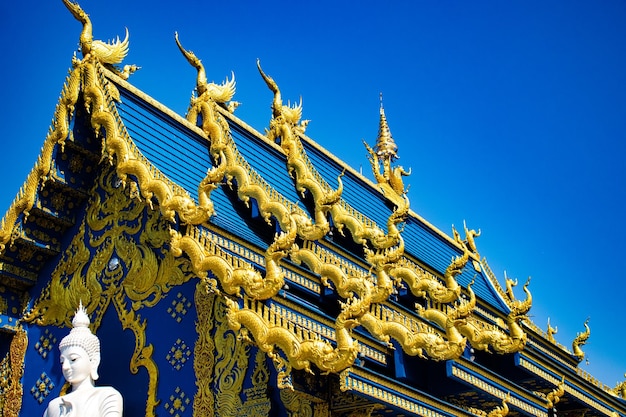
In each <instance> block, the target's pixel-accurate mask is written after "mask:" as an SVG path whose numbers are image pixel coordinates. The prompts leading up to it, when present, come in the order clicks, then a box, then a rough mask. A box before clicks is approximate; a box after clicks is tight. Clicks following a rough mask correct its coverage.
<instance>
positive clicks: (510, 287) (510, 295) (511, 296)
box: [504, 271, 517, 302]
mask: <svg viewBox="0 0 626 417" xmlns="http://www.w3.org/2000/svg"><path fill="white" fill-rule="evenodd" d="M504 282H505V285H506V292H505V294H506V296H507V297H508V300H507V302H510V301H513V300H514V299H515V294H514V293H513V287H516V286H517V279H515V280H512V279H510V278H509V277H508V276H507V275H506V271H504Z"/></svg>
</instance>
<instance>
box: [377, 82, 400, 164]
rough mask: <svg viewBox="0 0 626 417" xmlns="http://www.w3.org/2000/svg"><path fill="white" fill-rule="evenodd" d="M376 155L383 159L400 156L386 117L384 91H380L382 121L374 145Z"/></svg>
mask: <svg viewBox="0 0 626 417" xmlns="http://www.w3.org/2000/svg"><path fill="white" fill-rule="evenodd" d="M374 150H375V151H376V155H378V157H379V158H380V159H381V160H385V159H388V160H390V161H394V160H395V159H397V158H398V154H397V153H396V151H397V150H398V146H396V143H395V142H394V140H393V138H392V137H391V131H390V130H389V125H388V124H387V118H386V117H385V108H384V107H383V93H380V122H379V125H378V139H376V145H375V146H374Z"/></svg>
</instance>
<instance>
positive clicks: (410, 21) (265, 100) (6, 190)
mask: <svg viewBox="0 0 626 417" xmlns="http://www.w3.org/2000/svg"><path fill="white" fill-rule="evenodd" d="M546 3H547V4H546ZM81 5H82V7H83V8H84V9H85V10H86V11H87V12H88V13H89V14H90V15H91V18H92V21H93V23H94V36H95V37H96V38H98V39H103V40H108V39H111V38H114V37H116V36H118V35H119V36H123V34H124V28H125V27H128V29H129V31H130V42H131V43H130V46H131V48H130V54H129V55H128V57H127V59H126V62H125V63H135V64H137V65H140V66H141V67H142V69H141V70H140V71H139V72H137V73H136V74H135V75H133V76H132V77H131V79H130V82H132V83H133V84H134V85H135V86H137V87H139V88H140V89H142V90H143V91H145V92H146V93H148V94H149V95H151V96H152V97H154V98H155V99H157V100H158V101H160V102H162V103H163V104H165V105H166V106H168V107H170V108H171V109H173V110H174V111H176V112H177V113H179V114H184V113H185V110H186V108H187V104H188V100H189V96H190V94H191V91H192V89H193V87H194V83H195V72H194V70H193V69H192V68H191V67H190V66H189V64H188V63H187V62H186V61H185V60H184V59H183V57H182V56H181V55H180V52H179V51H178V50H177V48H176V45H175V43H174V40H173V33H174V31H178V32H179V34H180V39H181V41H182V43H183V45H184V46H185V47H186V48H188V49H191V50H193V51H194V52H196V54H197V55H198V56H199V57H201V58H202V59H203V62H204V64H205V66H206V68H207V74H208V78H209V80H215V81H217V82H221V81H223V80H224V78H225V77H226V76H227V75H230V72H231V71H234V72H235V75H236V78H237V90H238V92H237V94H236V96H235V99H236V100H238V101H240V102H242V105H241V106H240V107H239V109H237V111H236V114H237V115H238V116H239V117H241V118H242V119H243V120H245V121H246V122H247V123H248V124H250V125H252V126H253V127H254V128H256V129H257V130H259V131H263V129H264V127H265V126H267V122H268V120H269V117H270V104H271V99H272V95H271V93H270V92H269V90H268V89H267V87H266V86H265V84H264V83H263V81H262V80H261V78H260V76H259V75H258V73H257V70H256V67H255V60H256V58H260V59H261V62H262V65H263V68H264V70H265V71H266V72H267V73H268V74H270V75H272V76H273V77H274V79H275V80H276V81H277V82H278V84H279V86H280V88H281V91H282V93H283V97H284V98H285V99H291V100H292V101H294V100H298V99H299V97H300V96H302V98H303V103H304V118H306V119H311V120H312V121H311V123H310V124H309V127H308V130H307V134H308V135H309V136H310V137H312V138H313V139H315V140H316V141H318V142H319V143H320V144H321V145H322V146H324V147H326V148H327V149H328V150H330V151H331V152H333V153H334V154H336V155H338V156H339V157H340V158H342V159H344V160H345V161H346V162H347V163H348V164H349V165H351V166H352V167H354V168H355V169H359V167H360V166H363V170H364V172H365V173H366V174H367V175H369V176H370V177H371V175H370V172H369V165H368V162H367V159H366V151H365V149H363V146H362V144H361V141H362V139H365V140H367V141H368V142H370V144H371V143H373V142H374V141H375V139H376V134H377V128H378V94H379V92H381V91H382V92H383V93H384V102H385V109H386V113H387V119H388V121H389V124H390V127H391V132H392V134H393V137H394V139H395V140H396V142H397V144H398V147H399V154H400V156H401V159H400V161H399V163H401V164H402V165H404V166H405V167H411V168H412V169H413V174H412V175H411V176H410V177H408V179H407V180H406V183H410V184H411V189H410V198H411V204H412V208H413V209H414V210H415V211H416V212H417V213H419V214H420V215H422V216H423V217H425V218H426V219H427V220H429V221H430V222H431V223H433V224H434V225H435V226H437V227H438V228H440V229H441V230H443V231H444V232H446V233H450V230H451V225H452V224H455V225H457V226H458V227H461V226H462V223H463V220H466V221H467V223H468V225H469V226H470V227H471V228H476V229H478V228H480V229H482V236H481V237H480V238H478V240H477V245H478V249H479V251H480V253H481V254H482V255H483V256H486V257H487V259H488V260H489V263H490V265H491V267H492V269H493V270H494V272H495V273H496V275H497V276H498V277H499V278H500V279H501V280H502V276H503V271H504V270H506V271H507V273H508V275H509V276H512V277H518V278H519V280H520V281H521V282H523V281H525V279H526V277H527V276H529V275H530V276H532V278H533V279H532V283H531V286H530V289H531V291H532V293H533V296H534V303H533V308H532V310H531V314H532V315H533V319H534V321H535V323H536V324H537V325H538V326H539V327H541V328H542V329H545V328H546V322H547V319H548V317H550V318H551V323H552V325H553V326H554V325H556V326H557V327H558V333H557V334H556V338H557V341H559V342H560V343H561V344H563V345H566V346H568V347H571V341H572V339H573V338H574V337H575V335H576V333H577V332H580V331H582V330H584V327H583V322H584V321H585V319H586V318H587V317H590V327H591V338H590V340H589V342H588V344H587V345H586V346H585V347H584V350H585V352H586V353H587V357H588V359H589V365H586V364H585V363H584V362H583V363H582V364H581V368H582V369H584V370H585V371H587V372H590V373H591V374H592V375H594V376H595V377H596V378H598V379H599V380H600V381H602V382H604V383H606V384H608V385H611V386H614V385H615V383H616V382H617V381H618V380H620V381H621V380H623V379H624V373H625V372H626V357H624V353H623V352H624V347H625V346H626V336H625V335H624V330H625V326H624V322H623V320H624V317H625V314H624V311H625V310H624V300H625V299H626V282H625V280H624V276H625V274H626V272H625V268H624V263H625V261H626V256H625V253H624V252H625V249H626V244H625V243H624V239H625V238H626V222H624V219H623V217H624V203H625V202H626V164H625V163H624V160H623V158H624V156H625V146H626V145H625V143H626V3H625V2H623V1H617V0H613V1H611V0H605V1H600V2H582V1H553V2H540V1H523V2H522V1H506V2H503V1H495V0H494V1H491V2H483V1H473V2H460V1H456V2H441V1H431V2H422V1H406V2H397V1H390V2H387V3H386V4H385V5H383V4H382V3H381V2H374V1H362V2H339V1H333V2H330V1H326V0H323V1H316V2H314V5H313V2H312V4H311V5H304V4H300V2H295V1H290V2H282V1H273V2H252V1H250V2H247V1H238V2H226V1H220V2H206V1H199V0H198V1H184V0H183V1H177V2H154V1H128V0H125V1H121V0H108V1H106V2H104V1H94V0H83V1H82V2H81ZM80 30H81V26H80V24H79V23H78V22H77V21H76V20H75V19H74V18H73V17H72V16H71V14H70V13H69V12H68V11H67V10H66V8H65V7H64V6H63V4H62V2H61V0H54V1H44V2H15V1H14V2H1V3H0V42H1V44H2V51H3V56H4V60H3V61H4V62H3V64H2V66H1V69H0V74H1V75H2V80H3V97H4V100H2V101H1V103H0V114H1V117H2V123H0V134H1V137H2V149H3V152H2V155H1V156H0V157H1V164H0V175H1V177H2V188H1V191H2V192H1V193H0V207H3V208H2V209H1V210H0V211H4V210H5V209H6V208H8V206H9V204H10V202H11V201H12V199H13V197H14V196H15V194H16V193H17V190H18V189H19V187H20V186H21V184H22V183H23V181H24V179H25V178H26V175H27V173H28V171H29V170H30V169H31V167H32V166H33V164H34V162H35V160H36V158H37V156H38V154H39V149H40V147H41V144H42V143H43V139H44V137H45V135H46V132H47V130H48V127H49V126H50V120H51V117H52V115H53V112H54V108H55V105H56V101H57V98H58V96H59V93H60V91H61V87H62V83H63V80H64V78H65V75H66V73H67V69H68V68H69V66H70V61H71V56H72V52H73V51H74V50H75V49H76V46H77V42H78V36H79V34H80ZM520 287H521V285H520ZM518 290H521V288H518ZM518 295H519V296H520V297H521V296H522V293H521V291H518Z"/></svg>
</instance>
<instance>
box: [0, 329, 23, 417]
mask: <svg viewBox="0 0 626 417" xmlns="http://www.w3.org/2000/svg"><path fill="white" fill-rule="evenodd" d="M27 347H28V336H27V335H26V331H25V330H24V328H23V327H21V326H19V327H17V328H16V329H15V333H13V337H12V340H11V344H10V345H9V352H8V354H7V356H6V357H5V359H3V361H2V375H1V376H2V382H1V383H0V405H2V411H1V412H0V414H2V416H6V417H18V416H19V414H20V409H21V408H22V396H23V394H24V387H23V386H22V383H21V379H22V376H23V375H24V356H25V355H26V348H27Z"/></svg>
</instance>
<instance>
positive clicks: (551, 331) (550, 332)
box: [546, 317, 559, 343]
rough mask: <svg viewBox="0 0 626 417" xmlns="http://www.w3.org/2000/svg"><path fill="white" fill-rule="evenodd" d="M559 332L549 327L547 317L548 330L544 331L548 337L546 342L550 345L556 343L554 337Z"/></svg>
mask: <svg viewBox="0 0 626 417" xmlns="http://www.w3.org/2000/svg"><path fill="white" fill-rule="evenodd" d="M558 331H559V329H558V327H552V326H551V325H550V317H548V329H547V330H546V334H547V335H548V341H549V342H550V343H556V339H555V338H554V335H555V334H556V333H557V332H558Z"/></svg>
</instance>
